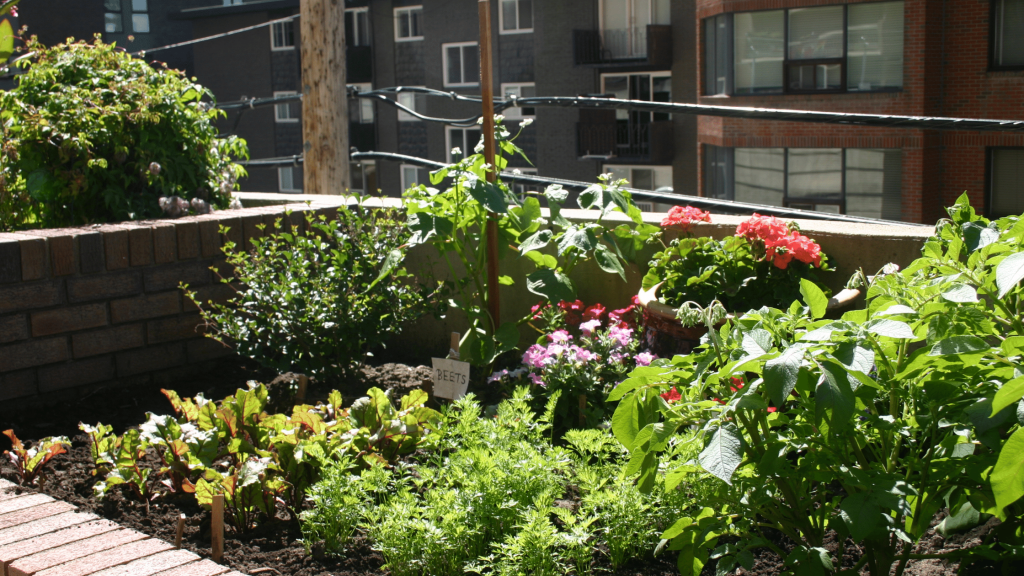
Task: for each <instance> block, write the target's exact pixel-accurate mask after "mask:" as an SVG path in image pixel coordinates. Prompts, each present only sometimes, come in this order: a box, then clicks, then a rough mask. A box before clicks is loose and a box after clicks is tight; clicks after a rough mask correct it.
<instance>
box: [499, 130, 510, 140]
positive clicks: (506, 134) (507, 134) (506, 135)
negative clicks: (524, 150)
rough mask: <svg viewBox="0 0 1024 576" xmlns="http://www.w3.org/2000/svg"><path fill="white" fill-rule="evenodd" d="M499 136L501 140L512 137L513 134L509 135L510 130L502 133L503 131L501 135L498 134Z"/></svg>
mask: <svg viewBox="0 0 1024 576" xmlns="http://www.w3.org/2000/svg"><path fill="white" fill-rule="evenodd" d="M498 136H499V137H500V138H508V137H509V136H511V134H509V133H508V130H502V131H501V132H500V133H499V134H498Z"/></svg>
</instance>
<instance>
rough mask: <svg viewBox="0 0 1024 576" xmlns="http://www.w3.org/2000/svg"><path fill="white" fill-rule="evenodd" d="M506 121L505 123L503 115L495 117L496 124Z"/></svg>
mask: <svg viewBox="0 0 1024 576" xmlns="http://www.w3.org/2000/svg"><path fill="white" fill-rule="evenodd" d="M504 121H505V117H504V116H503V115H501V114H495V115H494V123H495V124H500V123H501V122H504Z"/></svg>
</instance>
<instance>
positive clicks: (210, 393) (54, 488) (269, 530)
mask: <svg viewBox="0 0 1024 576" xmlns="http://www.w3.org/2000/svg"><path fill="white" fill-rule="evenodd" d="M275 376H276V374H273V373H268V372H266V371H264V370H261V369H259V367H258V366H256V365H255V364H253V363H251V362H248V361H241V360H228V361H224V362H221V363H220V364H219V365H218V366H217V367H216V368H215V369H213V370H211V371H210V372H209V373H207V374H204V375H202V376H201V377H197V378H194V379H191V380H189V381H185V382H181V383H180V385H178V386H176V387H175V390H176V391H177V392H178V393H179V394H180V395H181V396H183V397H184V396H193V395H195V394H196V393H199V392H202V393H203V394H204V395H205V396H206V397H207V398H209V399H220V398H223V397H225V396H227V395H229V394H231V393H233V392H234V390H235V389H236V388H239V387H242V386H244V385H245V383H246V382H247V381H249V380H257V381H260V382H270V381H271V380H273V378H274V377H275ZM429 376H430V371H429V369H428V368H426V367H423V366H420V367H418V368H411V367H409V366H405V365H403V364H383V365H381V366H367V367H364V368H362V369H360V370H359V371H358V373H357V374H354V375H353V377H352V378H350V379H349V380H348V381H347V382H343V383H341V384H340V385H339V386H336V388H337V389H338V390H339V391H341V392H342V394H344V395H345V397H346V398H345V399H346V403H348V402H351V401H352V400H353V399H355V398H356V397H358V396H361V395H363V394H364V392H365V391H366V390H367V389H368V388H370V387H373V386H377V387H379V388H381V389H384V390H388V391H390V392H391V393H392V394H394V395H397V396H401V395H402V394H403V391H404V389H405V388H409V387H416V386H421V385H422V384H423V383H424V381H425V380H426V379H428V378H429ZM327 391H328V390H327V389H326V388H325V389H321V388H320V387H316V386H314V387H312V388H311V390H310V393H309V396H310V397H309V398H308V399H307V400H308V401H313V400H317V399H322V398H326V393H327ZM146 412H154V413H158V414H159V413H168V412H170V404H169V403H168V402H167V400H166V398H165V397H164V396H163V395H162V394H161V393H160V391H159V390H158V389H127V388H108V389H97V390H93V391H92V392H90V393H89V394H87V395H85V396H79V397H74V398H68V399H66V400H63V401H59V402H51V403H50V404H45V405H44V404H40V403H38V402H36V403H28V402H20V403H5V404H4V405H3V406H0V430H6V429H8V428H12V429H13V430H14V432H15V434H16V435H17V436H18V438H20V439H22V441H24V442H26V444H28V443H30V442H33V441H34V440H36V439H38V438H43V437H46V436H68V437H69V438H71V439H72V448H71V449H70V450H69V451H68V453H67V454H63V455H60V456H58V457H57V458H56V459H54V461H53V462H52V463H51V469H50V471H49V474H48V476H47V478H46V481H45V484H44V485H43V486H42V488H41V489H40V491H41V492H45V493H47V494H49V495H51V496H53V497H54V498H58V499H61V500H64V501H66V502H70V503H72V504H74V505H76V506H78V507H79V508H80V509H81V510H84V511H90V512H93V513H96V514H98V515H100V516H103V517H105V518H109V519H110V520H113V521H115V522H118V523H120V524H121V525H123V526H125V527H128V528H132V529H135V530H138V531H140V532H144V533H146V534H149V535H151V536H154V537H157V538H161V539H163V540H166V541H169V542H173V541H174V538H175V531H176V526H177V520H178V517H179V515H181V514H184V515H185V517H186V527H185V535H184V540H183V542H182V547H183V548H185V549H188V550H190V551H192V552H194V553H196V554H199V555H200V556H203V557H209V555H210V533H209V532H210V528H209V524H210V520H209V514H208V513H207V512H205V511H204V510H202V509H201V508H200V507H199V506H198V505H196V504H195V501H194V499H191V498H177V499H176V498H173V497H171V498H167V499H160V500H156V501H154V502H152V503H150V504H149V506H148V507H147V506H146V504H144V503H141V502H139V501H137V500H136V499H135V498H133V497H132V495H131V493H130V492H128V491H127V489H125V490H124V491H117V490H112V491H111V492H110V493H109V494H108V496H107V498H106V499H105V500H104V501H102V502H100V501H97V500H95V499H94V498H93V495H92V487H93V484H95V482H96V480H97V479H96V478H94V477H93V476H91V470H92V459H91V457H90V455H89V450H88V447H87V445H86V438H85V436H84V435H82V434H81V433H80V431H79V430H78V423H79V422H80V421H84V422H87V423H90V424H95V423H96V422H102V423H104V424H109V425H112V426H113V427H114V431H115V432H116V433H122V432H123V431H124V430H125V429H126V428H128V427H131V426H138V425H139V424H141V423H142V422H144V421H145V420H146ZM8 447H9V443H7V438H6V437H4V436H0V450H5V449H7V448H8ZM150 465H151V466H154V467H155V466H157V461H156V457H155V456H153V457H152V458H151V461H150ZM0 477H3V478H5V479H8V480H11V481H14V482H17V481H18V478H17V476H16V474H15V472H14V469H13V467H12V466H11V465H10V463H9V462H7V460H6V458H5V459H3V461H2V462H0ZM991 528H992V525H991V523H990V524H989V525H986V526H981V527H978V528H976V529H975V530H972V531H971V532H970V533H968V534H965V535H959V536H954V537H952V538H950V539H948V540H946V539H943V538H941V537H940V536H938V535H936V534H933V533H931V532H930V533H929V534H928V535H927V536H926V537H925V538H924V539H922V542H921V544H920V545H919V546H918V547H917V549H916V550H915V552H916V553H938V552H948V551H951V550H954V549H957V548H961V547H966V546H970V545H973V544H976V543H978V542H980V540H981V539H982V538H983V537H984V535H985V534H986V533H987V532H988V530H991ZM300 539H301V532H300V529H299V523H298V521H297V520H296V519H295V518H292V517H290V516H289V515H288V513H287V512H286V511H285V510H283V509H282V510H280V511H279V513H278V516H277V518H276V519H275V520H274V521H273V522H270V523H267V524H264V525H261V526H260V527H259V528H257V529H256V530H254V531H253V532H251V533H248V534H237V533H234V532H233V531H230V530H229V532H228V534H227V542H226V544H225V553H224V560H223V563H224V564H226V565H229V566H231V567H232V568H233V569H236V570H239V571H241V572H245V573H250V572H253V571H256V572H257V573H262V572H261V571H260V570H259V569H260V568H267V569H273V571H271V570H266V572H268V573H271V574H273V573H275V572H276V573H278V574H282V575H293V576H368V575H371V574H381V573H382V572H383V571H382V569H381V566H382V564H383V563H384V560H383V558H382V557H381V556H380V554H378V553H377V552H375V551H374V550H373V549H372V548H371V545H370V543H369V542H366V541H365V540H363V539H361V538H357V539H356V540H355V542H354V543H353V545H352V547H351V550H350V552H349V553H348V554H347V556H346V557H345V558H329V557H324V556H323V555H321V554H317V553H316V549H315V547H314V553H313V554H307V553H306V550H305V547H304V545H303V544H302V542H301V541H300ZM777 544H778V545H780V546H781V547H783V548H784V549H785V548H789V547H790V545H789V543H787V542H784V541H782V540H780V541H779V542H777ZM825 547H826V548H828V549H829V550H831V551H833V553H834V552H836V551H837V542H836V541H835V539H834V538H833V539H832V540H830V541H828V542H826V544H825ZM859 556H860V550H859V549H858V548H856V547H855V546H853V545H852V543H851V542H847V547H846V554H844V557H843V559H842V562H841V564H842V566H843V567H844V568H850V567H852V566H853V565H854V564H855V563H856V561H857V560H858V558H859ZM594 568H595V572H598V573H604V574H615V575H616V576H627V575H628V576H633V575H636V576H639V575H648V576H662V575H665V576H668V575H672V574H678V571H677V569H676V561H675V554H674V553H666V554H662V555H661V556H660V557H659V558H657V559H655V560H653V561H649V562H643V563H637V564H635V565H631V566H626V567H623V568H620V569H619V570H617V571H614V572H612V571H611V569H610V567H608V566H606V565H605V566H600V565H599V566H595V567H594ZM781 570H782V560H781V559H780V558H779V557H778V556H776V555H775V554H773V553H771V552H770V551H768V550H764V549H762V550H760V551H759V552H758V554H757V555H756V563H755V565H754V569H753V570H750V571H744V570H742V569H741V571H740V572H738V573H740V574H750V575H757V576H772V575H776V574H779V573H780V572H781ZM955 572H956V566H955V565H954V566H945V565H943V564H942V563H941V562H940V561H935V560H922V561H917V562H913V563H911V565H910V566H909V567H908V570H907V571H906V572H905V574H907V575H908V576H940V575H941V576H945V575H952V574H955ZM994 572H998V568H994V567H985V568H983V567H978V569H975V570H965V571H964V572H963V573H964V574H979V575H980V574H992V573H994ZM714 573H715V571H714V562H712V563H711V564H709V565H708V566H706V567H705V569H704V571H703V574H702V576H711V575H713V574H714Z"/></svg>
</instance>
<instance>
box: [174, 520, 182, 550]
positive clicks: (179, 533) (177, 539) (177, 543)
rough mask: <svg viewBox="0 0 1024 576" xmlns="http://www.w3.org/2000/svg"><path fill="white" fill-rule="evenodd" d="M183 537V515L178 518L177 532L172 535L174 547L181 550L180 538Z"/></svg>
mask: <svg viewBox="0 0 1024 576" xmlns="http://www.w3.org/2000/svg"><path fill="white" fill-rule="evenodd" d="M184 535H185V515H184V514H181V515H179V516H178V531H177V532H176V533H175V534H174V547H175V548H177V549H178V550H181V538H182V536H184Z"/></svg>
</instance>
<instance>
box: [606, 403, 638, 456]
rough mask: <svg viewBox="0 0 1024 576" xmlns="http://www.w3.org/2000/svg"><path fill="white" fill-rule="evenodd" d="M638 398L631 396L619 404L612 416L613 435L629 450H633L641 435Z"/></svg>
mask: <svg viewBox="0 0 1024 576" xmlns="http://www.w3.org/2000/svg"><path fill="white" fill-rule="evenodd" d="M637 409H638V407H637V399H636V396H630V397H629V398H626V399H624V400H623V401H622V402H619V405H618V407H617V408H615V413H614V414H612V433H614V434H615V438H616V439H618V441H619V443H620V444H622V446H623V447H624V448H626V449H627V450H632V449H633V441H634V440H635V439H636V436H637V434H639V433H640V426H639V424H638V423H639V414H638V413H637Z"/></svg>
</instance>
